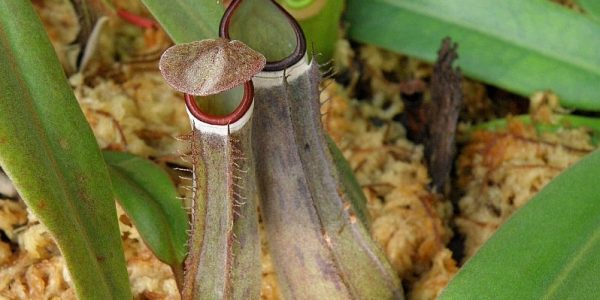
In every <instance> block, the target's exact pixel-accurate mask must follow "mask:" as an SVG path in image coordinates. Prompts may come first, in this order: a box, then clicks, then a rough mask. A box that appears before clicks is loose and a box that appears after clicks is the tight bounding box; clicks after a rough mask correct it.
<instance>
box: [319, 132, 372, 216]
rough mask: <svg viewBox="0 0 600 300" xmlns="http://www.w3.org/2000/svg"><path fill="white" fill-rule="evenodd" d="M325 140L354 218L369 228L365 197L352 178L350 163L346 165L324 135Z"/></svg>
mask: <svg viewBox="0 0 600 300" xmlns="http://www.w3.org/2000/svg"><path fill="white" fill-rule="evenodd" d="M325 139H327V146H328V147H329V152H331V157H332V158H333V163H334V164H335V166H336V169H337V172H338V174H339V176H340V177H341V178H340V179H339V181H340V182H341V186H342V187H343V188H344V191H345V192H346V193H347V194H348V200H350V203H351V204H352V208H354V211H355V212H356V216H358V219H359V220H361V221H362V222H363V224H364V225H365V226H366V227H367V228H370V226H371V221H370V220H369V211H368V210H367V197H365V194H364V193H363V191H362V188H361V187H360V183H358V180H357V179H356V177H355V176H354V171H353V170H352V167H351V166H350V163H348V161H347V160H346V158H345V157H344V154H342V151H340V149H339V148H338V147H337V145H336V144H335V142H334V141H333V139H331V137H330V136H329V135H325Z"/></svg>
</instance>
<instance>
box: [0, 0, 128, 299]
mask: <svg viewBox="0 0 600 300" xmlns="http://www.w3.org/2000/svg"><path fill="white" fill-rule="evenodd" d="M0 49H2V51H0V70H2V71H1V72H0V115H2V117H1V118H0V165H2V168H3V169H4V170H5V171H6V173H7V174H8V175H9V177H10V178H11V179H12V180H13V182H14V184H15V186H16V187H17V189H18V191H19V193H20V195H21V196H22V197H23V199H24V200H25V202H26V203H27V205H28V206H29V208H30V209H31V211H32V212H33V213H34V214H35V215H36V216H37V217H38V218H39V220H40V221H41V222H42V223H44V225H45V226H46V227H47V228H48V230H50V232H51V233H52V235H53V236H54V238H55V240H56V242H57V244H58V247H59V248H60V250H61V252H62V254H63V256H64V258H65V261H66V264H67V267H68V269H69V273H70V275H71V279H72V280H73V285H74V286H75V290H76V293H77V295H78V297H79V299H131V298H132V295H131V291H130V288H129V280H128V276H127V270H126V268H125V259H124V255H123V248H122V245H121V238H120V235H119V228H118V225H117V218H116V210H115V205H114V201H113V195H112V191H111V188H110V179H109V177H108V172H107V170H106V165H105V164H104V162H103V160H102V155H101V153H100V149H99V148H98V145H97V144H96V139H95V138H94V136H93V134H92V131H91V129H90V127H89V125H88V124H87V122H86V120H85V118H84V116H83V113H82V112H81V109H80V108H79V105H78V104H77V100H76V99H75V96H74V95H73V92H72V91H71V88H70V86H69V84H68V83H67V80H66V77H65V75H64V73H63V70H62V68H61V66H60V63H59V62H58V59H57V58H56V55H55V53H54V49H53V48H52V46H51V45H50V41H49V40H48V37H47V35H46V33H45V31H44V28H43V27H42V24H41V22H40V20H39V19H38V17H37V15H36V13H35V11H34V10H33V7H32V6H31V2H30V1H0Z"/></svg>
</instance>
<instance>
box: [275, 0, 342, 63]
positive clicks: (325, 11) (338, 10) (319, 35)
mask: <svg viewBox="0 0 600 300" xmlns="http://www.w3.org/2000/svg"><path fill="white" fill-rule="evenodd" d="M278 2H279V3H280V4H282V5H283V7H285V8H286V10H287V11H289V12H290V13H291V14H292V16H294V18H296V20H298V23H300V26H301V27H302V31H304V34H305V35H306V42H307V44H308V45H310V46H309V52H310V51H314V52H315V53H318V54H320V55H319V56H317V60H318V61H319V63H327V62H328V61H329V60H331V58H332V57H333V52H334V50H335V44H336V42H337V40H338V37H339V34H340V28H339V26H340V25H339V24H340V17H341V16H342V12H343V11H344V1H343V0H327V1H321V0H316V1H312V0H308V1H294V0H278ZM312 47H314V49H312Z"/></svg>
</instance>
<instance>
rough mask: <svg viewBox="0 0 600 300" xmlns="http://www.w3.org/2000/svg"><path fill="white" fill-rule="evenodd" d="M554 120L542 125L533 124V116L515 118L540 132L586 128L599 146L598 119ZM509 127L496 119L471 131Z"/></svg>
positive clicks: (561, 117)
mask: <svg viewBox="0 0 600 300" xmlns="http://www.w3.org/2000/svg"><path fill="white" fill-rule="evenodd" d="M555 117H556V118H555V119H554V124H540V123H537V122H532V120H531V116H529V115H521V116H515V117H512V118H515V119H517V120H519V121H520V122H523V123H524V124H534V125H535V128H536V130H537V131H538V132H540V133H542V132H555V131H557V130H560V129H562V128H579V127H585V128H588V129H590V130H591V133H590V135H591V142H592V144H594V145H597V144H598V142H600V119H598V118H589V117H582V116H573V115H561V116H559V115H556V116H555ZM507 125H508V120H507V119H504V118H503V119H496V120H493V121H490V122H486V123H483V124H479V125H476V126H473V127H472V130H471V131H474V130H479V129H485V130H499V129H504V128H506V126H507Z"/></svg>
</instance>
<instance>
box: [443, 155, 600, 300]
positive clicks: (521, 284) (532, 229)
mask: <svg viewBox="0 0 600 300" xmlns="http://www.w3.org/2000/svg"><path fill="white" fill-rule="evenodd" d="M598 170H600V151H596V152H594V153H592V154H590V155H589V156H587V157H586V158H584V159H583V160H581V161H580V162H578V163H577V164H575V165H574V166H572V167H571V168H569V169H568V170H566V171H565V172H564V173H562V174H561V175H559V176H558V177H556V178H555V179H554V180H553V181H552V182H550V183H549V184H548V185H547V186H546V187H545V188H544V189H543V190H542V191H540V192H539V193H538V194H537V195H536V196H535V197H534V198H533V199H532V200H531V201H529V202H528V203H527V204H526V205H525V206H524V207H522V208H521V209H520V210H519V211H517V212H516V213H515V214H514V215H513V216H512V217H511V218H510V219H509V220H508V221H507V222H506V223H505V224H504V225H502V227H500V229H499V230H498V231H497V232H496V233H495V234H494V236H492V238H491V239H490V240H489V241H488V242H487V243H485V244H484V245H483V247H482V248H481V249H480V250H479V252H478V253H477V254H476V255H475V256H474V257H472V258H471V259H470V260H469V261H468V262H467V263H466V264H465V265H464V266H463V268H462V269H461V270H460V271H459V273H458V274H457V275H456V277H455V278H454V279H453V280H452V281H451V282H450V285H449V286H448V287H447V288H446V289H445V291H444V292H443V294H442V295H441V298H440V299H442V300H446V299H461V300H462V299H598V297H600V285H598V279H599V278H600V217H599V216H600V201H598Z"/></svg>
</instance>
